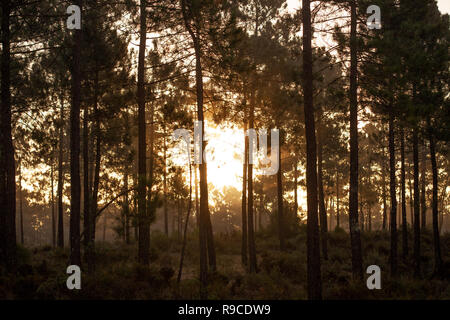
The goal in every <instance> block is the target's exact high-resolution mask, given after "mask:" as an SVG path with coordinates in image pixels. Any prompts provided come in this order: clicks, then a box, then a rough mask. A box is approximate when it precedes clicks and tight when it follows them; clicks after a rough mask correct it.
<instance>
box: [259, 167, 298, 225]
mask: <svg viewBox="0 0 450 320" xmlns="http://www.w3.org/2000/svg"><path fill="white" fill-rule="evenodd" d="M297 165H298V163H297V160H295V163H294V218H295V219H297V215H298V169H297ZM260 217H261V215H260ZM294 221H296V220H294Z"/></svg>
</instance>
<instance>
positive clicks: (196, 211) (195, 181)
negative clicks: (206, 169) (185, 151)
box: [194, 164, 200, 228]
mask: <svg viewBox="0 0 450 320" xmlns="http://www.w3.org/2000/svg"><path fill="white" fill-rule="evenodd" d="M197 173H198V165H196V164H194V184H195V216H196V219H197V228H198V227H199V226H200V198H199V196H198V176H197Z"/></svg>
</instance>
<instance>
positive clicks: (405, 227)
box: [400, 128, 408, 261]
mask: <svg viewBox="0 0 450 320" xmlns="http://www.w3.org/2000/svg"><path fill="white" fill-rule="evenodd" d="M400 157H401V178H400V180H401V189H402V248H403V250H402V257H403V260H404V261H405V260H406V258H407V257H408V222H407V221H406V175H405V133H404V130H403V128H401V129H400Z"/></svg>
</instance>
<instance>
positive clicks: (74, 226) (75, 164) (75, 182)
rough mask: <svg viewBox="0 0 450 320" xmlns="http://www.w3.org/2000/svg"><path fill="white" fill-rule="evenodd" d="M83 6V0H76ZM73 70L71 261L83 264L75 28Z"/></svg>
mask: <svg viewBox="0 0 450 320" xmlns="http://www.w3.org/2000/svg"><path fill="white" fill-rule="evenodd" d="M76 4H77V5H78V6H79V7H80V9H81V8H82V0H78V1H76ZM74 32H75V36H74V47H73V67H72V68H73V70H72V107H71V110H70V185H71V188H70V193H71V198H70V263H71V264H74V265H78V266H80V265H81V252H80V209H81V183H80V105H81V69H80V68H81V61H80V59H81V41H82V40H81V37H82V33H81V32H82V31H81V29H80V30H75V31H74Z"/></svg>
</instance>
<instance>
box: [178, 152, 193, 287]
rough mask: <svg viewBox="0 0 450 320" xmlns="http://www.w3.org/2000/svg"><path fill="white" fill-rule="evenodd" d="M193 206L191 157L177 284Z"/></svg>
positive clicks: (181, 270)
mask: <svg viewBox="0 0 450 320" xmlns="http://www.w3.org/2000/svg"><path fill="white" fill-rule="evenodd" d="M191 207H192V164H191V159H189V203H188V210H187V214H186V221H185V223H184V233H183V244H182V246H181V255H180V267H179V269H178V276H177V285H179V284H180V281H181V274H182V272H183V261H184V253H185V250H186V243H187V229H188V224H189V216H190V214H191Z"/></svg>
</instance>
